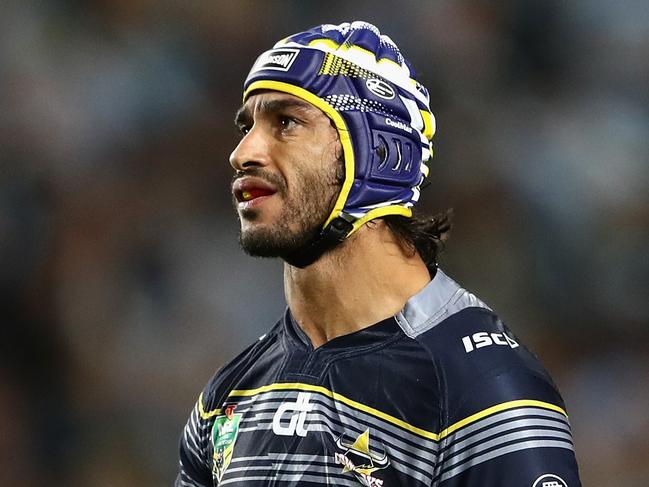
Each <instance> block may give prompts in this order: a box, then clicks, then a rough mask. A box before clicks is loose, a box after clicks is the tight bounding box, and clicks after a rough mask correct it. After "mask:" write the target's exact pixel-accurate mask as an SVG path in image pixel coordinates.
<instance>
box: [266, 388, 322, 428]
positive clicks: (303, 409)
mask: <svg viewBox="0 0 649 487" xmlns="http://www.w3.org/2000/svg"><path fill="white" fill-rule="evenodd" d="M310 398H311V393H310V392H300V393H299V394H298V395H297V399H296V400H295V402H285V403H284V404H282V405H281V406H280V407H278V408H277V411H275V416H273V433H275V434H276V435H280V436H293V435H297V436H306V434H307V433H308V431H307V428H306V426H305V425H304V423H305V421H306V415H307V413H309V412H310V411H311V410H312V409H313V404H311V403H309V399H310ZM288 413H290V414H288ZM286 418H288V421H287V420H286Z"/></svg>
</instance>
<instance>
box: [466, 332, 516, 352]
mask: <svg viewBox="0 0 649 487" xmlns="http://www.w3.org/2000/svg"><path fill="white" fill-rule="evenodd" d="M462 344H463V345H464V350H466V353H471V352H473V351H474V350H476V349H478V348H483V347H489V346H491V345H503V346H509V347H511V348H516V347H518V342H517V341H516V340H514V339H513V338H511V337H509V336H507V334H506V333H504V332H503V333H487V332H486V331H479V332H478V333H474V334H473V335H467V336H465V337H462Z"/></svg>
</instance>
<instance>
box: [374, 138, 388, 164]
mask: <svg viewBox="0 0 649 487" xmlns="http://www.w3.org/2000/svg"><path fill="white" fill-rule="evenodd" d="M378 139H379V145H378V146H377V147H376V149H374V151H375V152H376V155H377V156H379V159H380V161H381V162H379V165H378V166H377V169H378V170H379V171H381V170H382V169H383V168H384V167H385V164H386V163H387V162H388V150H387V145H388V143H387V141H386V140H385V139H384V138H383V137H382V136H381V135H379V136H378Z"/></svg>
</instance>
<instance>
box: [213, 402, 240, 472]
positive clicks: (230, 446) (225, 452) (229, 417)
mask: <svg viewBox="0 0 649 487" xmlns="http://www.w3.org/2000/svg"><path fill="white" fill-rule="evenodd" d="M235 407H236V406H226V408H225V415H223V416H217V417H216V419H215V420H214V426H213V427H212V444H213V445H214V458H213V460H214V461H213V464H214V466H213V468H212V475H213V477H214V478H215V479H216V480H217V481H218V482H220V481H221V479H222V478H223V474H224V473H225V470H226V469H227V468H228V466H229V465H230V462H231V461H232V452H233V451H234V443H235V442H236V441H237V436H238V434H239V424H240V423H241V417H242V416H243V415H242V414H235V413H234V408H235Z"/></svg>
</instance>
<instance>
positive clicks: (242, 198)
mask: <svg viewBox="0 0 649 487" xmlns="http://www.w3.org/2000/svg"><path fill="white" fill-rule="evenodd" d="M276 192H277V188H276V187H275V186H274V185H273V184H271V183H269V182H267V181H264V180H263V179H260V178H256V177H245V176H244V177H242V178H240V179H237V180H236V181H235V182H234V184H233V185H232V194H233V195H234V197H235V199H236V200H237V201H238V202H239V203H249V202H251V201H253V200H256V199H257V198H262V197H264V196H272V195H273V194H275V193H276Z"/></svg>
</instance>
